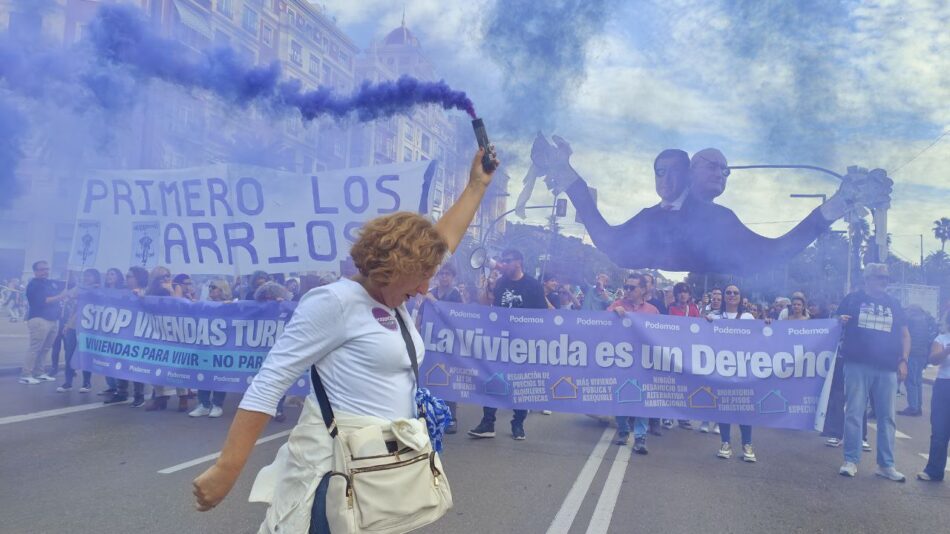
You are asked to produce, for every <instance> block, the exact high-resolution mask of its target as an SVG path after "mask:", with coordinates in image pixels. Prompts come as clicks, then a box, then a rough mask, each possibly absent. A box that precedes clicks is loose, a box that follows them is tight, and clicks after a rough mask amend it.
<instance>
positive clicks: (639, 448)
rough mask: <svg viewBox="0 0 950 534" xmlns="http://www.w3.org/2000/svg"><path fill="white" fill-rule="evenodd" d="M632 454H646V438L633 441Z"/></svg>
mask: <svg viewBox="0 0 950 534" xmlns="http://www.w3.org/2000/svg"><path fill="white" fill-rule="evenodd" d="M633 452H635V453H637V454H648V453H649V452H650V451H648V450H647V438H637V439H635V440H633Z"/></svg>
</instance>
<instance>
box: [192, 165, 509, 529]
mask: <svg viewBox="0 0 950 534" xmlns="http://www.w3.org/2000/svg"><path fill="white" fill-rule="evenodd" d="M484 152H485V151H484V149H479V151H478V153H477V154H475V156H474V158H473V160H472V166H471V171H470V173H469V182H468V184H467V186H466V187H465V189H464V191H463V192H462V194H461V195H460V196H459V198H458V200H457V201H456V202H455V203H454V204H453V205H452V207H450V208H449V209H448V210H447V211H446V212H445V214H444V215H443V216H442V217H441V218H440V219H439V221H438V222H436V223H435V224H432V223H430V222H429V221H428V220H426V219H424V218H422V217H421V216H418V215H413V214H408V213H406V212H399V213H395V214H392V215H387V216H384V217H380V218H378V219H375V220H373V221H370V222H369V223H367V225H365V226H364V228H363V232H362V233H361V235H360V238H359V240H357V242H356V243H355V244H354V245H353V249H352V251H354V252H358V254H354V262H355V263H356V264H357V267H358V269H359V274H358V275H356V276H355V277H354V278H353V279H342V280H340V281H338V282H335V283H333V284H329V285H326V286H323V287H320V288H316V289H314V290H312V291H310V292H308V293H307V295H305V296H304V297H303V298H301V301H300V304H299V306H298V308H297V310H296V312H295V313H294V315H293V317H292V318H291V320H290V322H289V323H288V324H287V327H286V328H285V329H284V332H283V334H282V335H281V337H280V338H279V339H278V341H277V343H276V344H275V346H274V347H273V348H272V350H271V352H270V353H269V355H268V358H267V359H266V360H265V363H264V365H263V367H262V368H261V370H260V372H259V373H258V375H257V376H256V377H255V379H254V382H253V383H252V384H251V386H250V388H249V389H248V392H247V394H246V395H245V397H244V400H243V401H242V403H241V406H240V407H239V408H238V410H237V413H236V414H235V417H234V421H233V422H232V424H231V429H230V431H229V432H228V437H227V439H226V440H225V443H224V446H223V448H222V451H221V456H220V457H219V458H218V460H217V461H216V462H215V464H214V465H213V466H212V467H211V468H209V469H208V470H206V471H205V472H204V473H202V474H201V475H199V476H198V477H197V478H196V479H195V480H194V481H193V483H192V485H193V492H192V493H193V495H194V496H195V508H196V509H197V510H198V511H208V510H211V509H213V508H214V507H215V506H217V505H218V504H219V503H220V502H221V501H222V500H223V499H224V498H225V496H226V495H227V494H228V492H230V490H231V488H232V487H233V486H234V484H235V482H236V481H237V478H238V476H239V475H240V473H241V470H242V469H243V468H244V464H245V463H246V461H247V458H248V456H249V455H250V453H251V451H252V450H253V448H254V444H255V442H256V440H257V439H258V437H259V436H260V434H261V432H262V431H263V429H264V427H265V426H266V425H267V423H268V421H269V420H270V417H271V416H272V414H273V413H274V411H275V409H276V405H277V402H278V401H279V400H280V396H281V395H282V394H283V393H284V392H285V391H286V389H287V388H288V387H289V386H290V384H291V383H293V381H294V380H296V379H297V378H298V377H299V376H300V374H301V373H302V371H304V370H306V369H307V368H308V367H309V366H310V364H312V363H313V364H316V365H317V367H318V370H320V371H321V375H323V376H324V377H325V378H324V380H325V385H326V390H327V392H328V395H329V396H330V400H331V405H332V404H337V406H336V408H346V410H345V411H348V412H354V411H356V412H358V413H357V414H354V415H355V416H356V417H354V419H363V420H365V419H367V418H371V419H373V420H380V419H383V417H388V418H389V419H393V418H395V417H401V418H411V417H414V416H415V405H414V403H412V402H411V400H412V395H413V394H414V387H413V388H409V386H410V384H411V383H412V375H411V372H410V369H409V365H407V364H405V363H404V362H403V361H402V358H404V357H406V356H407V355H406V354H405V353H406V350H405V349H406V347H405V346H404V344H403V341H404V340H403V339H402V337H401V335H400V334H399V331H398V329H393V328H392V324H391V323H394V322H396V320H395V319H393V315H391V314H393V313H398V314H400V315H403V314H405V301H406V299H407V298H408V297H409V296H411V295H412V294H424V293H425V291H426V290H427V289H428V282H429V278H431V276H432V275H433V274H434V273H435V270H436V268H437V267H438V266H439V264H441V263H442V262H443V260H444V256H445V253H446V252H454V251H455V249H456V248H457V247H458V245H459V243H460V242H461V240H462V236H463V235H464V234H465V230H466V229H467V228H468V225H469V224H470V223H471V221H472V219H473V218H474V216H475V212H476V211H477V210H478V207H479V204H480V203H481V200H482V198H483V197H484V195H485V191H486V190H487V188H488V186H489V184H490V183H491V179H492V173H491V172H487V171H486V170H485V169H484V168H483V165H482V156H483V155H484ZM493 162H494V164H495V165H494V166H493V168H495V169H497V166H498V162H497V161H493ZM394 222H402V223H403V224H400V225H395V226H394V225H392V224H391V223H394ZM374 227H375V228H377V231H375V232H373V231H371V230H372V228H374ZM379 228H382V229H384V230H386V229H398V230H399V231H398V232H389V234H388V235H386V233H385V232H379V231H378V229H379ZM423 244H425V245H426V246H425V247H423V246H422V245H423ZM370 247H373V248H374V249H375V250H373V249H370ZM359 249H363V250H359ZM342 294H348V295H354V297H353V298H354V302H346V303H344V302H341V301H339V300H337V299H338V297H337V295H342ZM334 300H336V304H335V305H334V306H335V307H336V308H337V310H339V309H340V308H342V306H343V305H344V304H346V306H347V307H348V308H351V309H355V308H361V309H364V310H365V311H367V312H369V311H370V308H371V309H372V310H373V312H372V314H371V315H370V316H369V317H365V316H362V315H361V316H360V317H353V318H348V317H345V316H343V315H342V314H340V313H337V312H336V311H335V310H334V309H333V308H332V307H331V308H329V310H327V309H323V310H321V309H320V308H321V306H320V305H321V303H333V302H334ZM356 300H358V302H357V301H356ZM375 310H379V311H375ZM380 312H382V313H380ZM377 314H378V316H377ZM383 314H385V316H383ZM406 315H407V314H406ZM348 319H350V321H352V323H351V324H352V325H355V326H358V327H359V329H360V330H363V331H365V334H362V335H359V336H356V337H350V336H351V335H352V334H350V333H347V332H345V331H342V329H343V328H345V327H346V326H347V323H349V322H350V321H348ZM315 320H316V321H317V323H322V322H331V323H336V325H335V328H336V329H335V330H327V329H325V328H323V326H327V325H321V324H315V323H314V321H315ZM330 326H334V325H330ZM380 326H382V327H383V328H382V329H380V328H379V327H380ZM317 327H319V328H317ZM328 333H329V334H330V335H328ZM329 337H333V338H334V339H332V340H330V339H327V338H329ZM411 337H412V339H413V341H414V342H415V345H416V346H417V347H419V346H421V345H422V344H421V336H420V335H419V333H418V332H416V331H415V330H414V329H413V331H412V336H411ZM336 338H339V339H336ZM379 340H382V341H383V343H381V344H380V343H379ZM328 342H329V343H328ZM384 345H390V346H384ZM367 348H371V349H377V350H382V351H384V352H386V353H392V355H390V356H395V358H397V360H396V361H395V362H381V361H376V362H373V361H372V360H371V359H369V358H363V359H364V360H367V359H369V360H370V361H369V362H366V363H373V364H374V367H369V366H367V367H363V368H354V369H349V370H347V369H346V367H347V366H353V365H354V362H352V361H351V360H350V359H349V358H340V356H337V357H336V358H335V357H334V353H348V352H352V353H363V354H366V353H365V349H367ZM400 349H401V350H400ZM377 354H378V353H377ZM379 358H380V359H381V358H383V356H380V357H379ZM387 359H388V358H387ZM394 364H395V365H394ZM334 367H336V368H337V373H339V372H340V371H343V372H344V373H345V375H346V376H343V375H340V374H335V373H333V372H332V371H333V369H334ZM347 371H349V372H347ZM380 374H388V375H391V376H375V379H374V380H368V379H370V378H373V377H374V375H380ZM380 380H383V381H384V382H386V383H388V384H389V385H390V387H387V388H372V387H367V386H368V385H370V383H371V382H379V381H380ZM346 382H348V383H349V384H346ZM395 384H402V385H405V386H406V389H407V390H406V391H401V392H399V394H398V395H397V396H396V397H391V398H380V394H381V393H385V392H388V391H392V385H395ZM348 385H349V386H353V385H355V386H356V387H357V389H358V390H360V391H361V392H362V396H363V397H364V398H362V399H348V400H344V399H338V398H336V394H335V392H336V391H340V390H341V388H345V387H347V386H348ZM371 397H373V398H371ZM341 401H342V402H341ZM354 403H355V404H354ZM341 404H342V405H341ZM381 405H386V406H387V409H386V410H382V409H380V406H381ZM373 407H376V408H377V409H374V408H373ZM400 408H401V409H400ZM335 411H336V414H337V422H338V424H343V421H342V419H343V417H341V416H342V414H343V412H344V410H342V409H339V410H335ZM380 416H383V417H380ZM304 422H313V423H314V425H303V423H304ZM321 425H322V419H321V416H320V415H319V410H318V409H316V404H315V401H314V396H313V395H310V396H308V399H307V403H306V405H305V408H304V413H303V415H302V416H301V420H300V422H299V423H298V427H297V428H296V429H295V432H293V433H292V434H291V437H290V439H289V440H288V444H286V445H284V446H283V447H282V448H281V451H280V452H278V458H277V461H275V464H274V465H273V466H271V468H270V471H269V472H266V473H265V471H266V470H267V468H265V470H262V472H261V474H260V475H259V476H258V480H257V481H256V483H255V488H254V489H253V490H252V498H255V497H261V498H263V499H264V500H265V502H269V503H270V507H269V508H268V511H267V516H266V518H265V521H264V523H262V525H261V532H272V531H274V530H277V529H280V528H281V527H279V526H278V525H279V524H282V525H284V526H286V527H288V528H282V529H281V530H284V531H296V530H294V528H293V527H297V529H298V530H306V528H307V525H308V524H309V521H310V519H311V518H310V506H309V503H310V502H312V499H313V495H312V491H313V489H314V488H315V487H316V486H315V484H314V482H316V481H318V480H319V476H320V475H322V474H323V472H325V471H327V470H328V469H329V468H330V466H332V458H333V455H332V438H331V437H330V435H329V433H328V431H327V430H326V429H325V428H324V427H322V426H321ZM302 426H306V427H307V428H306V429H302V428H301V427H302ZM291 444H293V447H290V446H289V445H291ZM291 457H293V458H291ZM281 460H283V462H282V464H281ZM292 460H297V461H299V462H302V463H297V464H295V463H293V462H292ZM268 475H275V476H272V477H270V478H268ZM259 486H260V487H259ZM257 490H259V491H257Z"/></svg>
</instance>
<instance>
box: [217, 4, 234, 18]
mask: <svg viewBox="0 0 950 534" xmlns="http://www.w3.org/2000/svg"><path fill="white" fill-rule="evenodd" d="M217 8H218V13H221V14H222V15H224V16H225V17H228V18H231V17H232V16H234V7H233V6H232V5H231V0H218V5H217Z"/></svg>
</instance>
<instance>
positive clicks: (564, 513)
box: [547, 427, 615, 534]
mask: <svg viewBox="0 0 950 534" xmlns="http://www.w3.org/2000/svg"><path fill="white" fill-rule="evenodd" d="M614 432H615V431H614V429H612V428H610V427H607V428H605V429H604V433H603V434H601V436H600V440H599V441H598V442H597V444H596V445H594V449H593V450H592V451H591V452H590V456H588V457H587V462H585V463H584V467H582V468H581V472H580V473H579V474H578V475H577V479H576V480H574V484H573V485H572V486H571V489H570V491H568V492H567V496H566V497H564V502H563V503H561V509H560V510H558V511H557V514H556V515H555V516H554V520H553V521H551V526H549V527H548V532H547V534H567V532H568V531H569V530H571V525H572V524H573V523H574V518H575V517H577V512H578V510H580V509H581V504H583V503H584V497H586V496H587V491H588V490H589V489H590V484H591V482H593V481H594V475H596V474H597V470H598V469H600V464H601V462H603V461H604V455H605V454H606V453H607V447H609V446H610V441H611V438H612V437H613V435H614Z"/></svg>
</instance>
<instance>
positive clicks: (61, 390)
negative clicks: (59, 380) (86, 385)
mask: <svg viewBox="0 0 950 534" xmlns="http://www.w3.org/2000/svg"><path fill="white" fill-rule="evenodd" d="M71 389H73V386H72V384H63V385H62V386H59V387H58V388H56V392H57V393H65V392H67V391H69V390H71Z"/></svg>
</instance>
